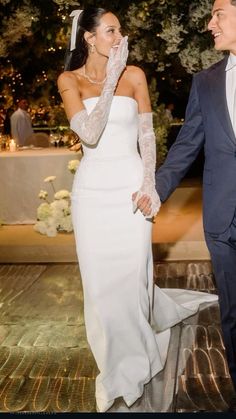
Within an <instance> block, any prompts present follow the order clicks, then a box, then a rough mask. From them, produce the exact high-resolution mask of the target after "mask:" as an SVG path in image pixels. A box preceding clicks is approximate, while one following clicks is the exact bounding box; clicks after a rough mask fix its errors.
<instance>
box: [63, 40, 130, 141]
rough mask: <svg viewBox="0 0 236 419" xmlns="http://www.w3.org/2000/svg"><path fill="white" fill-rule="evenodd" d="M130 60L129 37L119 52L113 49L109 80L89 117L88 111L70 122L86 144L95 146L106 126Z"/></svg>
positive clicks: (75, 116) (79, 114)
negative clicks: (122, 75) (119, 84)
mask: <svg viewBox="0 0 236 419" xmlns="http://www.w3.org/2000/svg"><path fill="white" fill-rule="evenodd" d="M127 58H128V37H127V36H125V37H124V38H122V40H121V42H120V44H119V46H118V48H117V51H115V50H114V49H112V48H111V51H110V54H109V59H108V63H107V79H106V81H105V84H104V87H103V90H102V93H101V96H100V97H99V99H98V102H97V104H96V106H95V108H94V109H93V111H92V112H91V113H90V114H89V115H88V113H87V110H86V109H83V110H82V111H80V112H77V113H76V114H75V115H73V117H72V118H71V120H70V128H71V129H72V130H73V131H74V132H75V133H76V134H77V135H78V136H79V137H80V139H81V141H82V142H84V143H85V144H89V145H95V144H96V143H97V142H98V141H99V138H100V136H101V134H102V132H103V130H104V128H105V126H106V123H107V119H108V116H109V112H110V108H111V103H112V99H113V94H114V91H115V88H116V85H117V82H118V80H119V78H120V75H121V73H122V72H123V70H124V69H125V67H126V61H127Z"/></svg>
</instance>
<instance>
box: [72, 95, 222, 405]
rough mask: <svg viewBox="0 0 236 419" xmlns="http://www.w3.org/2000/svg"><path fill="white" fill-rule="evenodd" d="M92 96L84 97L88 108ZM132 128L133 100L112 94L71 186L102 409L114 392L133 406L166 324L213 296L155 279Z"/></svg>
mask: <svg viewBox="0 0 236 419" xmlns="http://www.w3.org/2000/svg"><path fill="white" fill-rule="evenodd" d="M97 100H98V97H92V98H88V99H85V100H84V104H85V106H86V109H87V111H88V113H89V112H91V111H92V109H93V108H94V106H95V104H96V101H97ZM137 136H138V107H137V102H136V101H135V100H134V99H133V98H130V97H126V96H114V98H113V101H112V105H111V110H110V114H109V119H108V122H107V125H106V127H105V129H104V131H103V134H102V136H101V138H100V140H99V142H98V144H97V145H96V146H83V150H84V156H83V158H82V160H81V163H80V165H79V167H78V170H77V172H76V175H75V178H74V184H73V189H72V217H73V225H74V233H75V240H76V248H77V255H78V260H79V266H80V272H81V277H82V283H83V291H84V315H85V325H86V332H87V339H88V342H89V345H90V347H91V350H92V352H93V355H94V357H95V360H96V362H97V366H98V369H99V371H100V372H99V374H98V376H97V378H96V401H97V407H98V410H99V411H100V412H104V411H106V410H108V409H109V408H110V407H111V405H112V404H113V402H114V400H115V399H116V398H117V397H123V399H124V401H125V402H126V404H127V405H128V406H131V405H132V404H133V403H134V402H135V401H136V400H137V399H138V398H139V397H140V396H141V395H142V393H143V389H144V385H145V384H146V383H148V382H149V381H150V380H151V378H152V377H153V376H154V375H156V374H157V373H158V372H159V371H161V370H162V369H163V367H164V365H165V360H166V357H167V351H168V345H169V339H170V328H171V327H172V326H174V325H175V324H176V323H178V322H180V321H181V320H183V319H185V318H187V317H189V316H191V315H193V314H194V313H196V312H197V310H198V309H199V305H200V304H201V303H203V302H207V301H209V302H211V301H212V302H213V301H216V300H217V296H215V295H211V294H208V293H203V292H192V291H187V290H181V289H175V290H174V289H160V288H159V287H157V286H156V285H155V286H154V285H153V259H152V247H151V234H152V223H151V222H150V220H147V219H145V217H144V216H143V215H142V214H141V212H140V211H136V212H135V213H133V209H132V199H131V197H132V193H134V192H136V191H137V190H138V189H139V188H140V185H141V184H142V176H143V166H142V160H141V158H140V155H139V153H138V150H137Z"/></svg>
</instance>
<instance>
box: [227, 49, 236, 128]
mask: <svg viewBox="0 0 236 419" xmlns="http://www.w3.org/2000/svg"><path fill="white" fill-rule="evenodd" d="M225 71H226V99H227V105H228V110H229V115H230V119H231V122H232V125H233V129H234V133H235V136H236V55H234V54H232V53H230V55H229V58H228V62H227V66H226V69H225Z"/></svg>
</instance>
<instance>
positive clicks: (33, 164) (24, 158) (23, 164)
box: [0, 148, 78, 224]
mask: <svg viewBox="0 0 236 419" xmlns="http://www.w3.org/2000/svg"><path fill="white" fill-rule="evenodd" d="M77 158H78V154H76V153H75V152H72V151H70V150H68V149H56V148H55V149H54V148H48V149H41V150H33V149H31V150H30V149H29V150H22V151H16V152H8V151H2V152H0V179H1V182H0V197H1V200H0V219H1V220H2V221H3V222H4V223H5V224H34V223H35V221H36V218H37V208H38V206H39V205H40V203H41V202H42V201H41V200H40V199H39V197H38V194H39V192H40V189H44V190H47V191H48V192H49V199H50V198H51V197H52V196H53V190H52V188H51V186H50V185H49V184H46V183H45V182H44V179H45V178H46V177H47V176H56V180H55V182H54V185H55V188H56V189H57V190H58V189H67V190H69V191H71V187H72V182H73V175H72V173H70V172H69V170H68V168H67V165H68V162H69V161H70V160H72V159H77Z"/></svg>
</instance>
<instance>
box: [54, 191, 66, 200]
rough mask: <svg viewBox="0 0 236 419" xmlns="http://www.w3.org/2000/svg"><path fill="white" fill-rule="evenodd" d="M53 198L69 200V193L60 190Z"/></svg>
mask: <svg viewBox="0 0 236 419" xmlns="http://www.w3.org/2000/svg"><path fill="white" fill-rule="evenodd" d="M54 198H55V199H66V198H70V192H68V191H67V190H66V189H61V190H60V191H58V192H56V193H55V194H54Z"/></svg>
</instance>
